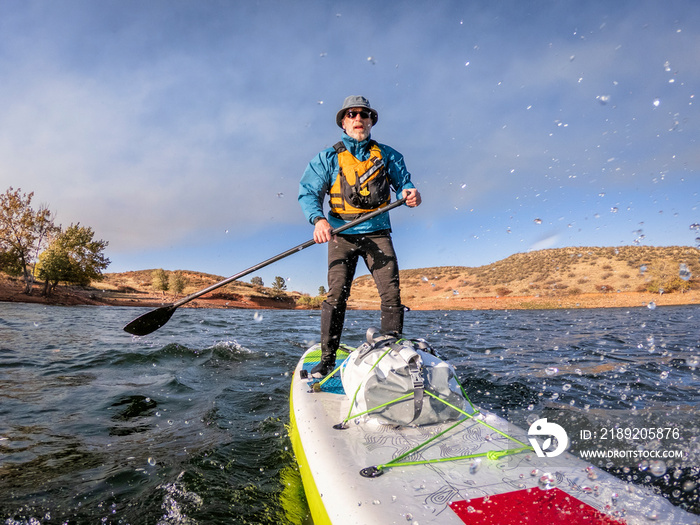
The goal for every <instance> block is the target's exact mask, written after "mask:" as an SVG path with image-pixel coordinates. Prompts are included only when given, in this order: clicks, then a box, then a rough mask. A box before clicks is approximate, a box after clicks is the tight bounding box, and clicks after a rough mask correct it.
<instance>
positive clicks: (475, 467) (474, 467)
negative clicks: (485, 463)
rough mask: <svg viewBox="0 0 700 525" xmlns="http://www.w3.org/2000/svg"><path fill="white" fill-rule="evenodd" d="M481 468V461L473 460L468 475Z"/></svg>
mask: <svg viewBox="0 0 700 525" xmlns="http://www.w3.org/2000/svg"><path fill="white" fill-rule="evenodd" d="M480 467H481V460H480V459H475V460H474V461H473V462H472V464H471V465H469V473H470V474H476V473H477V471H478V470H479V468H480Z"/></svg>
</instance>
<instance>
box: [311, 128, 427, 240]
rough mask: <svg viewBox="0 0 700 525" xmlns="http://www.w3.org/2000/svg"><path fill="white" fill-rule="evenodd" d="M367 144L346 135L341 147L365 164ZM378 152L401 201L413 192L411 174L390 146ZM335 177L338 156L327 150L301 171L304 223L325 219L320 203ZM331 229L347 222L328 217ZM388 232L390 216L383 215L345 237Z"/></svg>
mask: <svg viewBox="0 0 700 525" xmlns="http://www.w3.org/2000/svg"><path fill="white" fill-rule="evenodd" d="M369 141H370V139H369V138H368V139H367V140H364V141H362V142H358V141H356V140H355V139H353V138H352V137H350V136H349V135H347V134H346V133H343V143H344V144H345V147H346V148H347V149H348V151H349V152H350V153H352V155H354V156H355V158H356V159H358V160H367V159H368V158H369ZM379 149H380V150H381V152H382V158H383V159H384V164H385V166H386V170H387V174H388V176H389V182H390V183H391V187H392V188H393V189H394V191H395V192H396V196H397V199H399V198H401V196H402V193H403V190H405V189H408V188H415V186H414V185H413V184H412V183H411V174H410V173H409V172H408V170H406V164H405V163H404V160H403V155H401V153H399V152H398V151H396V150H395V149H393V148H390V147H389V146H386V145H384V144H379ZM337 176H338V154H337V153H336V151H335V149H334V148H332V147H330V148H327V149H325V150H323V151H322V152H321V153H319V154H318V155H316V156H315V157H314V158H313V159H311V162H309V165H308V166H307V167H306V170H305V171H304V175H302V177H301V182H299V204H301V210H302V211H303V212H304V215H305V216H306V219H307V220H308V221H309V222H310V223H312V224H313V221H314V219H315V218H316V217H325V213H324V212H323V202H324V200H326V195H328V191H329V190H330V188H331V186H332V185H333V183H334V182H335V179H336V177H337ZM327 219H328V222H329V223H330V225H331V227H333V228H338V227H339V226H342V225H343V224H345V222H346V221H344V220H342V219H340V218H337V217H333V216H329V217H327ZM390 228H391V222H390V220H389V213H382V214H380V215H377V216H376V217H374V218H372V219H369V220H368V221H365V222H363V223H360V224H358V225H357V226H354V227H352V228H350V229H348V230H345V231H344V232H343V233H344V234H362V233H371V232H376V231H379V230H388V229H390Z"/></svg>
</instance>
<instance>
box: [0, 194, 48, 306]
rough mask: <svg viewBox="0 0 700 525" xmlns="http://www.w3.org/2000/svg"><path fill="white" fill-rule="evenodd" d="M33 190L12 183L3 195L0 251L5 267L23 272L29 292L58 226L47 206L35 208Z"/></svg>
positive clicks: (0, 209)
mask: <svg viewBox="0 0 700 525" xmlns="http://www.w3.org/2000/svg"><path fill="white" fill-rule="evenodd" d="M33 197H34V192H32V193H28V194H27V193H22V190H21V188H18V189H17V190H14V189H13V188H12V187H10V188H9V189H8V190H7V191H6V192H5V193H3V194H2V195H0V251H1V252H3V257H2V262H3V269H6V270H9V272H11V273H12V272H14V273H19V274H20V275H23V277H24V282H25V289H24V293H26V294H30V293H31V291H32V284H34V272H33V267H34V264H35V262H36V261H37V259H38V257H39V252H40V251H41V249H42V248H43V247H44V246H45V245H46V244H47V242H48V239H49V237H50V236H51V234H53V233H55V232H56V230H57V228H56V226H55V225H54V223H53V217H52V214H51V212H50V211H49V209H48V208H47V207H46V206H43V205H42V206H40V207H39V209H38V210H34V208H32V206H31V203H32V198H33Z"/></svg>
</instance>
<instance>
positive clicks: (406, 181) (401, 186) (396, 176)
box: [380, 144, 415, 199]
mask: <svg viewBox="0 0 700 525" xmlns="http://www.w3.org/2000/svg"><path fill="white" fill-rule="evenodd" d="M380 147H381V148H382V149H383V151H382V154H383V156H384V158H385V159H386V161H385V164H386V167H387V174H388V175H389V182H391V186H392V187H393V188H394V191H395V192H396V198H397V199H400V198H401V197H402V195H401V194H402V193H403V190H406V189H409V188H415V186H414V185H413V183H412V182H411V174H410V173H409V172H408V170H407V169H406V162H405V161H404V159H403V155H402V154H401V153H399V152H398V151H396V150H395V149H394V148H392V147H390V146H386V145H384V144H382V145H381V146H380Z"/></svg>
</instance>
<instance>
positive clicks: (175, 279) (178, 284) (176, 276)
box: [169, 272, 187, 295]
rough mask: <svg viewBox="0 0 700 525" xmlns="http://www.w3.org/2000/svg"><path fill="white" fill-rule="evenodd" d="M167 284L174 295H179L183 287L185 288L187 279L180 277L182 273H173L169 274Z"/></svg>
mask: <svg viewBox="0 0 700 525" xmlns="http://www.w3.org/2000/svg"><path fill="white" fill-rule="evenodd" d="M169 284H170V289H171V290H172V292H173V293H174V294H175V295H177V294H181V293H182V292H183V290H184V289H185V286H187V279H185V276H184V275H182V272H173V273H171V274H170V281H169Z"/></svg>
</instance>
